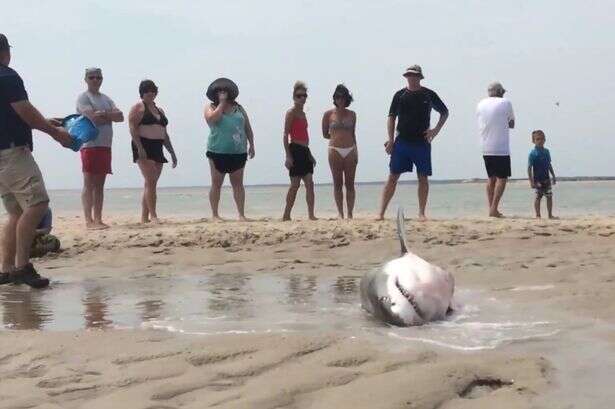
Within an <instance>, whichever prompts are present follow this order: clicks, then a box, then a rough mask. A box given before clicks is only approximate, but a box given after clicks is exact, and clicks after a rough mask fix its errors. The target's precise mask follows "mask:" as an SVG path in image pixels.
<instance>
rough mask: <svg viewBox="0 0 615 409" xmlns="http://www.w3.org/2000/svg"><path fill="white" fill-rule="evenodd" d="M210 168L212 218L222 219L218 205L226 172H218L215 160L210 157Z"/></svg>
mask: <svg viewBox="0 0 615 409" xmlns="http://www.w3.org/2000/svg"><path fill="white" fill-rule="evenodd" d="M209 169H210V171H211V188H210V189H209V204H210V206H211V213H212V218H213V219H214V220H222V218H221V217H220V214H218V205H219V204H220V190H221V189H222V184H223V183H224V173H220V172H218V169H216V167H215V166H214V161H213V160H211V159H209Z"/></svg>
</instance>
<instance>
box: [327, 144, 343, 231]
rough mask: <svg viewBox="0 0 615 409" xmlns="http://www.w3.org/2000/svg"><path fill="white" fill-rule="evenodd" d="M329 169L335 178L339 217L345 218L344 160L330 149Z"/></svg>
mask: <svg viewBox="0 0 615 409" xmlns="http://www.w3.org/2000/svg"><path fill="white" fill-rule="evenodd" d="M329 167H330V168H331V175H332V176H333V197H334V198H335V206H336V207H337V217H339V218H340V219H343V218H344V159H343V158H342V157H341V156H340V155H339V154H338V153H337V152H336V151H335V150H334V149H329Z"/></svg>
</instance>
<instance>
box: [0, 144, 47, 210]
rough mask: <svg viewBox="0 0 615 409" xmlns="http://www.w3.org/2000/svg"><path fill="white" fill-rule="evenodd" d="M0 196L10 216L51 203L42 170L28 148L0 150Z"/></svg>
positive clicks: (19, 147)
mask: <svg viewBox="0 0 615 409" xmlns="http://www.w3.org/2000/svg"><path fill="white" fill-rule="evenodd" d="M0 195H1V196H2V202H3V203H4V207H5V209H6V211H7V212H8V213H10V214H18V213H21V212H22V211H23V209H27V208H29V207H32V206H36V205H37V204H39V203H43V202H48V201H49V196H48V195H47V189H45V182H43V175H42V174H41V170H40V169H39V168H38V165H37V164H36V161H35V160H34V157H33V156H32V152H30V149H29V148H28V147H27V146H18V147H16V148H10V149H4V150H0Z"/></svg>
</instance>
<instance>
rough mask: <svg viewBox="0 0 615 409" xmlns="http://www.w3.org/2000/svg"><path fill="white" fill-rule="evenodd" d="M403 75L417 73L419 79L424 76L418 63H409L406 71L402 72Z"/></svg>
mask: <svg viewBox="0 0 615 409" xmlns="http://www.w3.org/2000/svg"><path fill="white" fill-rule="evenodd" d="M403 75H404V77H408V76H410V75H418V76H419V77H421V79H423V78H425V77H424V76H423V70H422V69H421V66H420V65H418V64H415V65H411V66H410V67H408V68H406V71H405V72H404V74H403Z"/></svg>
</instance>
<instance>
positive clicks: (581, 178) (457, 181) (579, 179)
mask: <svg viewBox="0 0 615 409" xmlns="http://www.w3.org/2000/svg"><path fill="white" fill-rule="evenodd" d="M486 181H487V179H484V178H468V179H430V180H429V182H430V183H431V184H435V185H456V184H476V183H485V182H486ZM509 181H510V182H525V181H527V178H510V179H509ZM557 181H558V182H609V181H610V182H612V181H615V176H558V177H557ZM383 183H384V181H383V180H380V181H373V182H357V183H356V184H357V186H373V185H382V184H383ZM399 184H402V185H415V184H416V181H415V180H400V181H399ZM332 185H333V183H316V186H332ZM245 186H246V187H249V188H268V187H285V186H288V184H287V183H271V184H256V185H245ZM194 188H209V185H199V186H161V187H158V189H159V190H160V189H162V190H165V189H194ZM108 189H109V190H134V189H141V186H134V187H112V188H108ZM49 190H52V191H54V192H62V191H75V190H81V189H80V188H74V189H49Z"/></svg>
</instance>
